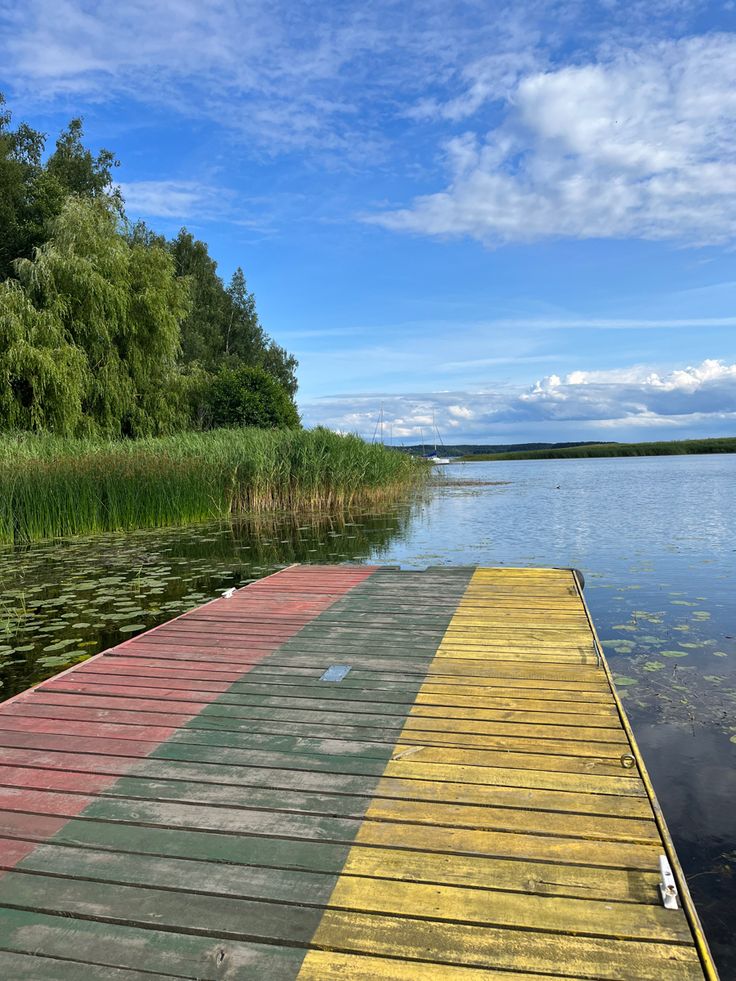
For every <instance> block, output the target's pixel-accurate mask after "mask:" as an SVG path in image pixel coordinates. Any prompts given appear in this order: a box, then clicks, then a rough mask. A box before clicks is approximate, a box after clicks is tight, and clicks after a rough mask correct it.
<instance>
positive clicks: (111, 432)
mask: <svg viewBox="0 0 736 981" xmlns="http://www.w3.org/2000/svg"><path fill="white" fill-rule="evenodd" d="M118 224H119V221H118V220H117V219H116V216H115V215H114V213H113V212H112V211H111V210H110V208H109V207H107V206H106V205H105V204H104V203H102V202H95V201H85V200H83V199H82V198H79V197H76V196H70V197H69V198H68V199H67V201H66V203H65V204H64V206H63V208H62V210H61V213H60V214H59V215H58V216H57V217H56V218H55V219H54V220H53V222H52V224H51V226H50V233H51V238H50V240H49V241H48V242H47V243H45V244H44V245H42V246H40V247H39V248H38V249H37V250H36V255H35V257H34V258H33V259H20V260H18V262H17V263H16V271H17V276H18V279H7V280H5V281H4V282H3V283H1V284H0V418H3V419H4V420H5V422H6V425H7V426H9V427H12V428H20V429H32V430H47V429H50V430H53V431H55V432H59V433H65V434H72V433H81V432H99V433H102V434H104V435H107V436H143V435H149V434H153V433H160V432H167V431H170V430H171V429H174V428H176V427H177V426H181V425H182V423H183V422H184V420H183V419H182V418H181V416H180V415H179V416H178V415H177V412H180V409H179V408H178V405H177V403H178V404H179V405H180V404H181V400H180V399H176V398H172V395H173V394H174V393H175V391H176V386H177V375H178V372H177V365H176V359H177V355H178V351H179V323H180V321H181V319H182V317H183V316H184V315H185V314H186V312H187V310H188V307H189V295H188V288H187V285H186V283H185V282H184V281H182V280H180V279H178V278H177V277H176V275H175V273H174V264H173V261H172V259H171V256H170V255H169V253H168V251H167V250H166V249H162V248H161V247H159V246H147V245H142V244H140V243H137V242H132V241H130V240H129V239H128V238H126V237H125V236H124V235H121V234H120V231H119V228H118Z"/></svg>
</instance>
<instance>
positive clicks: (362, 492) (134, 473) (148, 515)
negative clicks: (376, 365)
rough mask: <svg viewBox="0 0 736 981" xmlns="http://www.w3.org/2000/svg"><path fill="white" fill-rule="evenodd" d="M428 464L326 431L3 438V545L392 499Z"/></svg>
mask: <svg viewBox="0 0 736 981" xmlns="http://www.w3.org/2000/svg"><path fill="white" fill-rule="evenodd" d="M428 471H429V467H428V466H427V465H426V464H424V463H422V462H421V461H417V460H414V459H412V458H411V457H409V456H407V455H406V454H404V453H400V452H397V451H395V450H391V449H389V448H386V447H384V446H381V445H379V444H375V445H369V444H367V443H365V442H363V440H361V439H359V438H358V437H357V436H340V435H338V434H337V433H333V432H330V431H328V430H324V429H315V430H290V429H284V430H264V429H233V430H225V429H220V430H216V431H213V432H209V433H183V434H179V435H176V436H169V437H163V438H156V439H141V440H134V441H133V440H131V441H123V442H101V441H93V440H71V439H61V438H58V437H53V436H31V435H27V434H22V435H18V436H6V437H4V438H1V439H0V542H2V543H6V544H13V543H22V542H29V541H39V540H42V539H47V538H65V537H69V536H74V535H89V534H94V533H97V532H104V531H118V530H123V531H125V530H130V529H134V528H156V527H164V526H166V525H181V524H190V523H194V522H199V521H206V520H209V519H212V518H222V517H226V516H229V515H238V514H256V513H264V512H268V511H292V512H297V511H314V510H327V509H335V508H349V507H351V506H365V505H371V504H378V503H381V502H386V501H390V500H394V499H396V498H397V497H399V496H401V495H403V494H405V493H406V492H407V491H408V490H409V489H411V488H412V487H413V486H415V485H417V484H419V483H421V482H422V481H423V479H424V478H425V476H426V474H427V473H428Z"/></svg>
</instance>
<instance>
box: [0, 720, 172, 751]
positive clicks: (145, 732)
mask: <svg viewBox="0 0 736 981" xmlns="http://www.w3.org/2000/svg"><path fill="white" fill-rule="evenodd" d="M6 732H51V733H54V732H55V733H58V734H59V735H60V736H63V735H69V736H92V737H93V738H97V737H98V736H99V737H100V738H102V739H143V740H147V741H151V742H154V743H156V744H158V743H163V742H165V741H166V740H167V739H170V738H171V737H172V736H173V735H174V733H175V732H176V727H174V726H151V725H116V724H115V723H111V722H80V721H75V720H73V719H39V718H36V717H33V716H26V717H23V716H20V717H18V716H10V715H6V714H5V713H0V740H2V738H3V736H2V733H6Z"/></svg>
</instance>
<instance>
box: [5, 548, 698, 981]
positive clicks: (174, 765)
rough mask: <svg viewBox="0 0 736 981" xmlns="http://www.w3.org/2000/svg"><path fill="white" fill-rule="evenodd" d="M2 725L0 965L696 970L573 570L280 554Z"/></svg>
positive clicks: (688, 927) (308, 971) (294, 973)
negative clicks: (369, 562)
mask: <svg viewBox="0 0 736 981" xmlns="http://www.w3.org/2000/svg"><path fill="white" fill-rule="evenodd" d="M0 745H1V746H2V755H1V760H2V765H1V766H0V797H1V800H0V808H1V810H0V818H1V821H2V827H1V828H0V836H2V837H1V840H0V854H1V855H2V858H1V860H0V868H1V869H2V871H1V872H0V977H2V978H4V979H6V981H16V979H17V981H20V979H33V981H51V979H53V981H77V979H81V981H97V979H99V981H103V979H104V981H144V979H145V981H157V979H163V978H168V979H172V978H176V979H181V978H186V979H238V981H241V979H242V981H249V979H253V981H284V979H295V978H297V979H300V981H332V979H342V981H346V979H347V981H374V979H377V981H380V979H384V981H385V979H392V981H393V979H396V981H408V979H411V981H415V979H416V981H480V979H497V981H544V979H552V978H557V979H559V978H588V979H606V981H617V979H620V981H623V979H626V981H633V979H637V981H686V979H687V981H690V979H696V978H697V979H703V978H708V979H714V978H716V977H717V975H716V972H715V969H714V967H713V964H712V961H711V959H710V955H709V953H708V949H707V945H706V944H705V940H704V938H703V936H702V932H701V929H700V926H699V923H698V919H697V915H696V913H695V911H694V909H693V907H692V903H691V901H690V898H689V895H688V893H687V888H686V885H685V883H684V880H683V877H682V873H681V870H680V868H679V865H678V863H677V858H676V856H675V854H674V851H673V849H672V846H671V843H670V840H669V836H668V834H667V831H666V827H665V825H664V822H663V819H662V817H661V814H660V812H659V809H658V806H657V804H656V801H655V799H654V796H653V791H652V789H651V785H650V783H649V778H648V776H647V774H646V770H645V769H644V766H643V763H642V761H641V758H640V755H639V751H638V749H637V747H636V745H635V743H634V741H633V737H632V734H631V730H630V728H629V725H628V722H627V720H626V717H625V715H624V713H623V710H622V708H621V705H620V703H619V701H618V698H617V696H616V694H615V691H614V690H613V688H612V682H611V678H610V674H609V672H608V668H607V666H606V663H605V660H604V659H603V658H602V655H601V653H600V651H599V646H598V643H597V638H596V637H595V632H594V629H593V626H592V623H591V621H590V618H589V615H588V611H587V608H586V606H585V602H584V599H583V595H582V591H581V589H580V588H579V582H578V580H577V577H576V576H575V574H574V573H573V572H571V571H570V570H554V569H471V568H467V569H466V568H449V567H448V568H444V567H443V568H432V569H428V570H425V571H401V570H398V569H391V568H376V567H367V566H366V567H360V566H294V567H291V568H289V569H285V570H284V571H282V572H279V573H277V574H276V575H274V576H271V577H269V578H267V579H263V580H260V581H259V582H256V583H253V584H252V585H251V586H249V587H247V588H245V589H242V590H240V591H238V592H236V593H235V594H234V595H233V596H231V597H228V598H226V597H223V598H220V599H217V600H215V601H214V602H212V603H209V604H207V605H205V606H203V607H200V608H199V609H197V610H194V611H193V612H191V613H187V614H186V615H184V616H182V617H179V618H177V619H175V620H172V621H171V622H169V623H167V624H164V625H163V626H161V627H157V628H156V629H154V630H150V631H148V632H147V633H145V634H141V635H140V636H138V637H135V638H134V639H132V640H129V641H126V642H125V643H123V644H121V645H119V646H118V647H115V648H113V649H112V650H109V651H106V652H105V653H104V654H100V655H98V656H97V657H96V658H93V659H91V660H89V661H87V662H85V663H83V664H80V665H77V666H76V667H74V668H72V669H70V670H69V671H66V672H64V673H62V674H60V675H58V676H57V677H55V678H53V679H51V680H49V681H46V682H43V683H42V684H40V685H38V686H36V687H35V688H33V689H31V690H30V691H28V692H24V693H23V694H22V695H19V696H17V697H15V698H13V699H10V700H9V701H8V702H6V703H5V704H4V705H1V706H0ZM661 855H665V856H667V857H668V859H669V863H670V865H671V867H672V869H673V872H674V875H675V878H676V882H677V887H678V889H679V894H680V908H677V909H665V908H664V906H663V905H662V901H661V897H660V892H659V882H660V871H659V859H660V856H661Z"/></svg>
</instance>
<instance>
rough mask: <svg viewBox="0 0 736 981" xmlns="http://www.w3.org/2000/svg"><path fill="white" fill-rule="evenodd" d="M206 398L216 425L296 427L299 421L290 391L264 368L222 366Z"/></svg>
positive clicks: (209, 417)
mask: <svg viewBox="0 0 736 981" xmlns="http://www.w3.org/2000/svg"><path fill="white" fill-rule="evenodd" d="M205 401H206V407H207V413H208V421H209V424H210V426H212V427H213V428H218V427H223V426H233V427H234V426H259V427H261V428H264V429H272V428H275V427H289V428H294V427H297V426H299V424H300V421H299V413H298V412H297V410H296V406H295V405H294V403H293V402H292V400H291V399H290V398H289V394H288V392H287V391H286V390H285V389H284V388H283V387H282V386H281V385H279V383H278V382H277V381H275V380H274V379H273V378H272V377H271V376H270V375H269V374H268V372H266V371H264V370H263V369H262V368H253V367H248V366H247V365H239V366H238V367H236V368H222V369H221V371H220V372H219V373H218V375H217V377H216V378H215V379H214V380H213V381H212V383H211V384H210V386H209V390H208V391H207V394H206V400H205Z"/></svg>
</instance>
